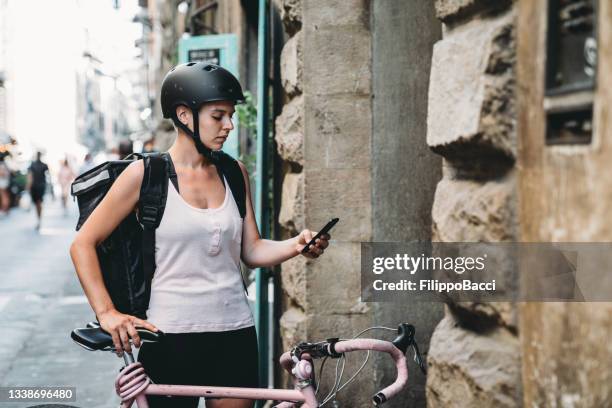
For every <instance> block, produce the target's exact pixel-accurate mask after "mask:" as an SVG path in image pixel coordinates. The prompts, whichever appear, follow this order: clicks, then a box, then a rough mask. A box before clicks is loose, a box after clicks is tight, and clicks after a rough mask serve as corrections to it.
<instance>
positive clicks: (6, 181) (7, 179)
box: [0, 156, 11, 216]
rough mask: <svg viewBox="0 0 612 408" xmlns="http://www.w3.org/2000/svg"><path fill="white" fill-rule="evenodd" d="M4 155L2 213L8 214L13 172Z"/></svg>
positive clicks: (0, 164)
mask: <svg viewBox="0 0 612 408" xmlns="http://www.w3.org/2000/svg"><path fill="white" fill-rule="evenodd" d="M4 157H5V156H2V157H0V215H2V216H5V215H8V212H9V209H10V208H11V196H10V194H9V186H10V184H11V172H10V170H9V168H8V166H7V165H6V163H5V162H4Z"/></svg>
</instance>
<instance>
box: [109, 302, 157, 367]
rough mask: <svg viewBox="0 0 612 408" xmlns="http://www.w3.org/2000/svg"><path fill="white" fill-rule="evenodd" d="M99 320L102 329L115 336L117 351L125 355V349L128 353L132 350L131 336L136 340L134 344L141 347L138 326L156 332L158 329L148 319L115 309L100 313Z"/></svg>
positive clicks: (114, 341)
mask: <svg viewBox="0 0 612 408" xmlns="http://www.w3.org/2000/svg"><path fill="white" fill-rule="evenodd" d="M98 320H99V321H100V326H101V327H102V329H103V330H104V331H105V332H107V333H108V334H110V335H111V336H112V337H113V344H114V345H115V351H116V353H117V354H118V355H119V356H122V355H123V351H124V350H125V351H127V352H128V353H131V352H132V346H131V345H130V338H131V339H132V341H133V342H134V346H136V347H140V336H138V332H137V331H136V326H138V327H142V328H145V329H148V330H151V331H154V332H156V331H157V327H155V326H154V325H152V324H151V323H149V322H147V321H146V320H142V319H139V318H137V317H135V316H131V315H127V314H124V313H121V312H119V311H117V310H115V309H113V310H109V311H108V312H104V313H101V314H100V315H98Z"/></svg>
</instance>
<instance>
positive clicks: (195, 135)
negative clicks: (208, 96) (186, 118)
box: [173, 109, 215, 161]
mask: <svg viewBox="0 0 612 408" xmlns="http://www.w3.org/2000/svg"><path fill="white" fill-rule="evenodd" d="M191 112H192V113H193V115H192V116H193V129H194V130H193V131H192V130H191V129H189V127H188V126H187V125H185V124H184V123H183V122H181V121H180V120H179V119H178V117H177V116H176V113H175V114H174V117H173V119H174V123H175V124H176V125H177V126H178V127H180V128H181V129H182V130H183V132H185V133H186V134H188V135H189V136H191V139H192V140H193V143H194V144H195V148H196V150H197V151H198V153H200V154H201V155H202V156H204V157H206V158H207V159H209V160H211V161H214V160H215V154H214V152H213V151H212V150H211V149H209V148H208V147H206V146H204V143H202V141H201V140H200V123H199V121H198V112H196V111H195V109H192V110H191Z"/></svg>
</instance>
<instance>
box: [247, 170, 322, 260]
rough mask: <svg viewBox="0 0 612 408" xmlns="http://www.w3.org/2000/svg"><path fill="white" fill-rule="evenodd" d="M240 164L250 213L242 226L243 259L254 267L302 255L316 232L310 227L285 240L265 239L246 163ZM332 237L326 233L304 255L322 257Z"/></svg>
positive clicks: (248, 212)
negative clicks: (252, 194) (255, 211)
mask: <svg viewBox="0 0 612 408" xmlns="http://www.w3.org/2000/svg"><path fill="white" fill-rule="evenodd" d="M238 163H239V165H240V169H241V170H242V174H243V176H244V179H245V183H246V216H245V217H244V222H243V228H242V254H241V257H242V261H243V262H244V263H245V264H246V265H247V266H248V267H250V268H258V267H268V266H274V265H278V264H280V263H282V262H284V261H286V260H287V259H290V258H293V257H294V256H296V255H299V254H300V253H301V251H302V249H303V248H304V246H306V244H307V243H308V242H309V241H310V240H311V239H312V237H313V236H314V235H316V233H314V232H312V231H310V230H307V229H306V230H303V231H302V232H300V234H299V235H298V236H296V237H293V238H291V239H287V240H284V241H272V240H269V239H262V238H261V236H260V235H259V230H258V229H257V223H256V221H255V213H254V211H253V204H252V201H251V188H250V186H249V176H248V174H247V171H246V168H245V167H244V165H243V164H242V163H240V162H238ZM329 239H330V236H329V235H327V234H326V235H323V236H322V237H321V239H318V240H317V243H316V245H314V246H312V247H311V248H310V250H309V252H307V253H306V254H304V256H306V257H308V258H317V257H319V256H320V255H321V254H322V253H323V251H324V250H325V248H327V246H328V245H329Z"/></svg>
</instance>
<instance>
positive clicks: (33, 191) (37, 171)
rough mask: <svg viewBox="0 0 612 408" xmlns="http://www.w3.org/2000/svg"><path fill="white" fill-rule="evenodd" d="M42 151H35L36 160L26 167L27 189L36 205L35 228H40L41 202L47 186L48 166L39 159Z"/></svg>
mask: <svg viewBox="0 0 612 408" xmlns="http://www.w3.org/2000/svg"><path fill="white" fill-rule="evenodd" d="M41 157H42V153H41V152H38V153H36V160H34V161H33V162H32V164H30V168H29V169H28V184H27V190H29V191H30V196H31V197H32V202H33V203H34V205H35V206H36V220H37V222H36V229H37V230H40V223H41V219H42V204H43V199H44V196H45V190H46V188H47V173H49V166H47V164H46V163H44V162H43V161H42V160H41Z"/></svg>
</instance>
